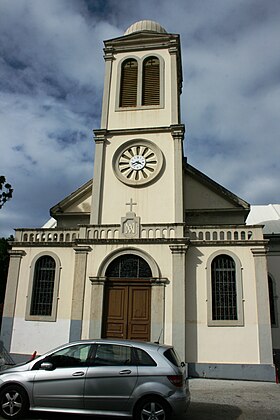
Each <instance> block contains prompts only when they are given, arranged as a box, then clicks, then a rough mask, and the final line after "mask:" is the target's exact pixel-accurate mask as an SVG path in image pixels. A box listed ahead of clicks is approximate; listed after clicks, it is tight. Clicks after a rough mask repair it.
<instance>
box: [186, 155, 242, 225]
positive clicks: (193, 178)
mask: <svg viewBox="0 0 280 420" xmlns="http://www.w3.org/2000/svg"><path fill="white" fill-rule="evenodd" d="M184 197H185V213H186V218H187V220H188V223H189V224H213V223H214V224H228V223H230V224H240V223H242V224H243V223H244V222H245V220H246V217H247V215H248V213H249V211H250V205H249V204H248V203H247V202H246V201H244V200H243V199H241V198H240V197H238V196H237V195H235V194H233V193H232V192H231V191H229V190H227V189H226V188H224V187H223V186H222V185H220V184H218V183H217V182H215V181H213V180H212V179H211V178H209V177H207V176H206V175H205V174H203V173H202V172H200V171H199V170H198V169H196V168H194V167H193V166H191V165H189V164H188V163H186V162H185V180H184Z"/></svg>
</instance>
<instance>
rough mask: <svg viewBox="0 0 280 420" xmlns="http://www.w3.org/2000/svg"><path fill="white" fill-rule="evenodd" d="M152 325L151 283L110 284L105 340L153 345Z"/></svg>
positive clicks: (108, 283) (105, 301) (108, 282)
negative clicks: (148, 342) (151, 342)
mask: <svg viewBox="0 0 280 420" xmlns="http://www.w3.org/2000/svg"><path fill="white" fill-rule="evenodd" d="M150 325H151V286H150V284H149V282H145V281H131V280H130V279H126V280H125V279H121V281H118V280H114V279H111V280H108V281H107V284H106V286H105V296H104V311H103V325H102V337H103V338H116V339H129V340H141V341H149V340H150Z"/></svg>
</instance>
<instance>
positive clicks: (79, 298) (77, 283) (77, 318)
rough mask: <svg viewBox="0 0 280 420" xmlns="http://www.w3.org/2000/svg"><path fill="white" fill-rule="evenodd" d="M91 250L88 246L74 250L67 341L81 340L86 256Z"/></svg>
mask: <svg viewBox="0 0 280 420" xmlns="http://www.w3.org/2000/svg"><path fill="white" fill-rule="evenodd" d="M91 250H92V248H90V247H89V246H84V247H76V248H74V251H75V268H74V283H73V295H72V309H71V320H70V332H69V341H75V340H80V339H81V334H82V322H83V307H84V295H85V279H86V269H87V255H88V253H89V252H90V251H91Z"/></svg>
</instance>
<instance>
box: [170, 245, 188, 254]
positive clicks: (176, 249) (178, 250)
mask: <svg viewBox="0 0 280 420" xmlns="http://www.w3.org/2000/svg"><path fill="white" fill-rule="evenodd" d="M169 248H170V250H171V252H172V254H186V252H187V250H188V248H189V246H188V245H170V246H169Z"/></svg>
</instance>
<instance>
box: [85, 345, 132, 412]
mask: <svg viewBox="0 0 280 420" xmlns="http://www.w3.org/2000/svg"><path fill="white" fill-rule="evenodd" d="M136 381H137V367H136V366H134V365H133V357H132V348H131V347H130V346H120V345H117V344H103V343H102V344H98V345H97V349H96V354H95V358H94V360H93V366H91V367H89V368H88V371H87V377H86V381H85V408H86V409H90V410H102V409H103V410H104V407H106V410H108V411H122V410H125V409H126V407H127V404H128V402H129V398H130V396H131V394H132V392H133V389H134V387H135V385H136Z"/></svg>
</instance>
